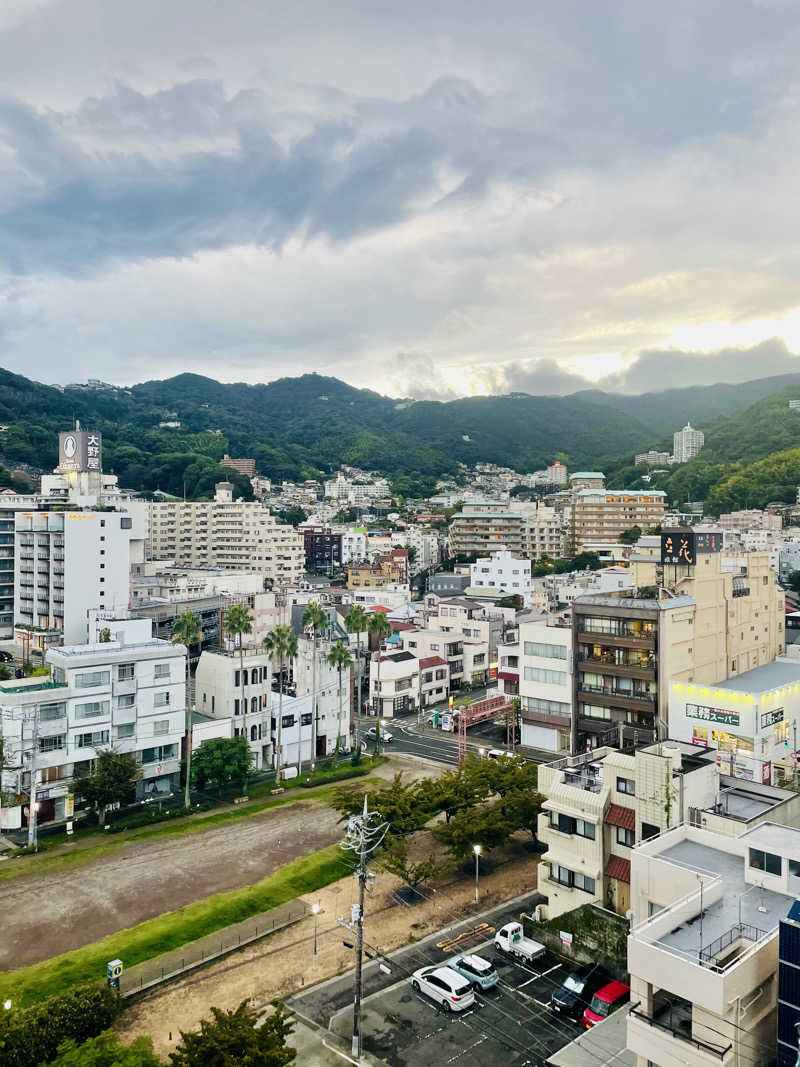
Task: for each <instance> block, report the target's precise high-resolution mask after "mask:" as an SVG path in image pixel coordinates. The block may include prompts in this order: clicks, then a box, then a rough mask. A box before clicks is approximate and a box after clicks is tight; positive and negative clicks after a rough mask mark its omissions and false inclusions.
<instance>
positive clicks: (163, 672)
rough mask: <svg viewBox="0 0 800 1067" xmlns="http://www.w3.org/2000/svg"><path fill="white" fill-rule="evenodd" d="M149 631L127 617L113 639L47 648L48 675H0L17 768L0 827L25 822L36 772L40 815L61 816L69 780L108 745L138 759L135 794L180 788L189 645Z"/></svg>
mask: <svg viewBox="0 0 800 1067" xmlns="http://www.w3.org/2000/svg"><path fill="white" fill-rule="evenodd" d="M149 633H150V623H149V620H129V621H126V622H123V623H120V624H118V628H117V629H116V630H115V633H114V639H113V640H112V641H110V642H105V643H102V644H92V645H65V646H63V647H59V648H51V649H50V650H49V651H48V653H47V656H46V660H47V662H48V664H49V665H50V667H51V670H52V676H51V679H43V678H35V677H34V678H28V679H24V680H23V679H20V680H18V681H13V682H0V729H2V734H3V737H4V738H5V739H6V741H7V751H6V755H7V759H8V762H9V763H10V765H11V766H10V768H9V769H7V770H5V771H4V772H3V774H2V789H3V792H5V793H8V794H10V795H11V798H12V804H11V805H9V808H10V810H9V809H0V828H7V829H13V828H19V827H20V826H22V825H24V824H26V816H25V813H24V810H23V809H24V807H25V806H26V805H27V794H28V790H29V789H30V788H31V785H30V779H31V776H32V777H33V780H34V786H35V791H36V797H37V801H38V802H39V804H40V808H39V813H38V818H39V821H41V822H47V821H50V820H52V819H63V818H64V817H65V814H66V802H67V801H66V798H67V795H68V793H69V786H70V783H71V781H72V779H73V778H74V777H75V776H76V775H79V774H81V773H86V772H87V771H88V770H89V768H90V767H91V764H92V761H93V760H94V759H96V758H97V755H98V753H99V752H100V751H101V750H103V749H106V748H109V747H112V746H113V747H114V748H115V749H117V750H118V751H121V752H133V753H135V755H136V758H137V759H138V760H139V762H140V763H141V765H142V777H141V779H140V781H139V782H138V783H137V787H136V795H137V797H138V798H139V799H146V798H148V797H153V796H160V795H163V794H167V793H173V792H176V791H177V790H178V788H179V779H180V748H181V740H182V738H183V736H184V733H185V689H186V686H185V678H186V666H185V665H186V650H185V649H184V647H183V646H182V645H174V644H172V643H171V642H167V641H159V640H157V639H153V638H150V637H149ZM15 809H16V810H15Z"/></svg>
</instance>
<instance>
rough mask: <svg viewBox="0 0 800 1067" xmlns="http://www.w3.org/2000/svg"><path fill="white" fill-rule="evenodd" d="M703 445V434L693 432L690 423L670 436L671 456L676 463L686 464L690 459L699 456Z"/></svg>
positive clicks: (700, 431)
mask: <svg viewBox="0 0 800 1067" xmlns="http://www.w3.org/2000/svg"><path fill="white" fill-rule="evenodd" d="M704 443H705V434H704V433H703V431H702V430H695V429H693V428H692V425H691V423H688V422H687V423H686V425H685V426H684V428H683V429H682V430H676V431H675V433H674V434H673V435H672V454H673V456H674V458H675V462H676V463H687V462H688V461H689V460H690V459H694V457H695V456H697V455H699V454H700V451H701V449H702V447H703V444H704Z"/></svg>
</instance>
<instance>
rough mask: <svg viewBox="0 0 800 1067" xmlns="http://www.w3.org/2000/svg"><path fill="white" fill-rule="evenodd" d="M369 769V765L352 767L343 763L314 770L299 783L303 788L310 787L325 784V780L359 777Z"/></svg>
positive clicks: (337, 780) (339, 780) (338, 780)
mask: <svg viewBox="0 0 800 1067" xmlns="http://www.w3.org/2000/svg"><path fill="white" fill-rule="evenodd" d="M369 771H370V768H369V767H361V766H359V767H353V766H352V765H350V764H347V763H343V764H341V765H340V766H339V767H334V768H332V769H331V770H329V771H316V772H315V773H314V775H313V776H312V777H311V778H307V779H306V780H305V781H302V782H301V783H300V785H301V786H302V787H303V788H304V789H311V788H313V787H314V786H317V785H325V784H326V783H327V782H341V781H342V780H343V779H345V778H360V777H361V776H362V775H364V774H369Z"/></svg>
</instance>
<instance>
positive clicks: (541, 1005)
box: [533, 997, 550, 1008]
mask: <svg viewBox="0 0 800 1067" xmlns="http://www.w3.org/2000/svg"><path fill="white" fill-rule="evenodd" d="M533 1000H534V1002H535V1003H536V1004H538V1005H539V1007H540V1008H549V1007H550V1005H549V1004H543V1003H542V1001H541V1000H536V997H534V998H533Z"/></svg>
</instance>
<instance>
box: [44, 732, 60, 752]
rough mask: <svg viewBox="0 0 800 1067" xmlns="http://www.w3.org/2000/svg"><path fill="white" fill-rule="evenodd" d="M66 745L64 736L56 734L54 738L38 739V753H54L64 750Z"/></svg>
mask: <svg viewBox="0 0 800 1067" xmlns="http://www.w3.org/2000/svg"><path fill="white" fill-rule="evenodd" d="M66 743H67V735H66V734H56V735H55V736H54V737H40V738H39V751H40V752H55V751H56V749H59V748H64V746H65V745H66Z"/></svg>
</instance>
